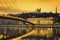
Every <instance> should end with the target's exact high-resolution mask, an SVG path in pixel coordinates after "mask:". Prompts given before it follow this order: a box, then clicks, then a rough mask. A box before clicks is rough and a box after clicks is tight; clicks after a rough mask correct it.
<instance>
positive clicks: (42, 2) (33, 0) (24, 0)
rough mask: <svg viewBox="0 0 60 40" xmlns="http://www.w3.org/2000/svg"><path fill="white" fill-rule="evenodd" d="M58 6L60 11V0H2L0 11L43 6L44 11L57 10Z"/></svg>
mask: <svg viewBox="0 0 60 40" xmlns="http://www.w3.org/2000/svg"><path fill="white" fill-rule="evenodd" d="M56 6H57V7H58V12H60V0H0V13H1V14H7V13H20V12H22V10H23V11H35V10H36V9H37V8H41V9H42V12H49V11H52V12H55V7H56Z"/></svg>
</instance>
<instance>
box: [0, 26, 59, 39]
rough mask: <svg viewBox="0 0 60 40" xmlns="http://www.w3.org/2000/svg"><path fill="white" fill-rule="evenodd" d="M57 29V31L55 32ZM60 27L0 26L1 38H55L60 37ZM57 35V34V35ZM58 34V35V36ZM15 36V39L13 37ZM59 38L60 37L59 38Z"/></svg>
mask: <svg viewBox="0 0 60 40" xmlns="http://www.w3.org/2000/svg"><path fill="white" fill-rule="evenodd" d="M54 31H55V32H56V31H57V33H55V32H54ZM59 34H60V28H56V29H55V28H35V29H32V28H21V27H20V28H19V27H17V28H15V27H6V28H5V27H0V39H1V40H2V39H3V40H5V39H6V40H9V39H10V40H54V39H55V37H56V38H58V37H60V35H59ZM55 35H56V36H55ZM57 36H58V37H57ZM12 38H13V39H12ZM58 39H59V38H58Z"/></svg>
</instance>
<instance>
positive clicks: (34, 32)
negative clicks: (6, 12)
mask: <svg viewBox="0 0 60 40" xmlns="http://www.w3.org/2000/svg"><path fill="white" fill-rule="evenodd" d="M52 30H53V29H52V28H41V29H34V30H32V31H31V32H29V33H26V34H24V35H22V36H20V37H17V38H14V39H11V40H20V39H21V38H24V37H27V36H30V35H31V36H38V35H40V36H42V37H43V36H46V37H47V38H48V37H51V36H52V34H53V31H52Z"/></svg>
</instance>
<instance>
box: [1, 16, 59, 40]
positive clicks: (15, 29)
mask: <svg viewBox="0 0 60 40" xmlns="http://www.w3.org/2000/svg"><path fill="white" fill-rule="evenodd" d="M0 18H2V19H3V20H4V19H6V20H7V19H11V20H17V21H22V22H23V23H24V22H25V23H28V24H18V25H10V24H9V25H0V34H1V35H3V36H4V37H3V38H4V39H6V40H7V39H10V38H15V37H18V38H23V37H26V36H29V35H31V34H32V33H33V32H35V31H34V29H35V28H39V29H40V28H52V27H53V28H59V27H60V25H58V24H56V25H55V24H53V25H42V24H41V25H34V24H33V23H31V22H28V21H26V20H25V19H22V18H17V17H10V16H0ZM18 38H17V39H18ZM4 39H3V40H4Z"/></svg>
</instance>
